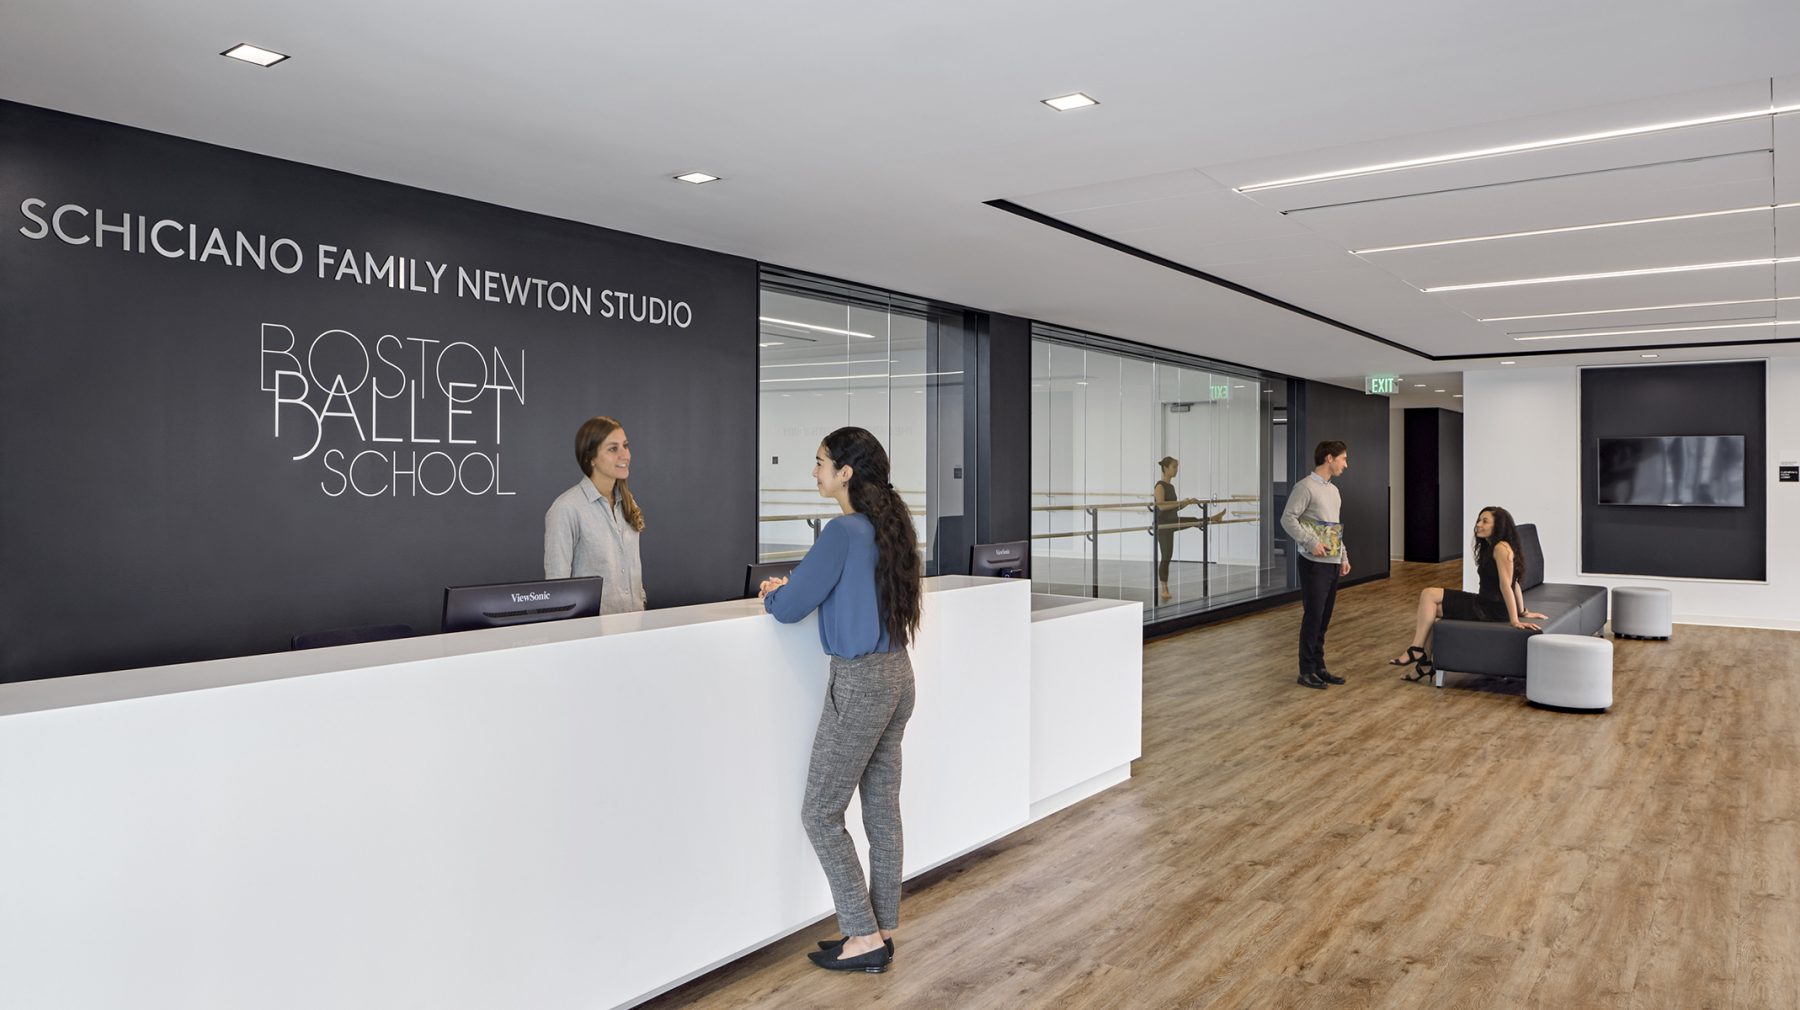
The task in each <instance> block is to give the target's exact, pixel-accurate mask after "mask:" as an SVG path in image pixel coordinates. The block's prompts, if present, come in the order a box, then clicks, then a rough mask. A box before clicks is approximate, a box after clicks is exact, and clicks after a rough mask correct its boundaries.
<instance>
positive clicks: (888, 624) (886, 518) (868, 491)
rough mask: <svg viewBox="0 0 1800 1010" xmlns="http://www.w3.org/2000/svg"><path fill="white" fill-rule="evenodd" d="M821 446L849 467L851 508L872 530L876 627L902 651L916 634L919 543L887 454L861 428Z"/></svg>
mask: <svg viewBox="0 0 1800 1010" xmlns="http://www.w3.org/2000/svg"><path fill="white" fill-rule="evenodd" d="M823 444H824V446H825V454H826V455H827V456H829V457H831V465H832V466H834V467H846V466H847V467H849V468H850V507H851V508H853V509H855V510H856V511H858V512H861V513H862V514H863V515H864V516H865V517H866V518H867V519H868V520H869V522H870V523H872V524H874V526H875V592H876V598H877V599H878V600H879V602H880V604H881V626H882V628H883V629H885V630H886V631H887V636H888V644H889V646H890V647H891V648H895V649H900V648H904V647H905V646H906V645H907V644H908V643H910V642H911V641H912V640H913V635H914V633H916V632H917V631H918V630H919V611H920V604H921V600H920V595H921V589H920V586H919V577H920V574H921V572H920V566H919V538H918V535H917V534H915V533H914V532H913V522H912V513H911V512H910V511H908V509H907V507H906V501H905V500H904V499H902V498H901V497H900V494H899V492H897V491H895V490H894V485H893V484H892V483H890V469H889V464H888V454H887V450H886V449H883V448H882V447H881V442H880V440H879V439H877V438H876V437H875V436H874V435H871V434H869V433H868V432H867V431H865V430H864V429H862V428H839V429H838V430H836V431H834V432H832V433H831V434H829V435H826V436H825V441H824V443H823Z"/></svg>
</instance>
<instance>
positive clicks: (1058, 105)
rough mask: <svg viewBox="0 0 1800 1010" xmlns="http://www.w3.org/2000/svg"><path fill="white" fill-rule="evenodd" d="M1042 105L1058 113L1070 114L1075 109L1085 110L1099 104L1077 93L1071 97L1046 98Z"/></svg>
mask: <svg viewBox="0 0 1800 1010" xmlns="http://www.w3.org/2000/svg"><path fill="white" fill-rule="evenodd" d="M1044 104H1045V105H1048V106H1050V107H1051V108H1052V109H1055V110H1056V111H1058V112H1071V111H1073V110H1075V109H1085V108H1087V107H1088V106H1090V105H1099V104H1100V102H1099V101H1098V100H1096V99H1094V98H1090V97H1088V96H1087V95H1084V94H1082V93H1081V92H1079V91H1077V92H1075V93H1074V94H1072V95H1059V96H1057V97H1056V98H1046V99H1044Z"/></svg>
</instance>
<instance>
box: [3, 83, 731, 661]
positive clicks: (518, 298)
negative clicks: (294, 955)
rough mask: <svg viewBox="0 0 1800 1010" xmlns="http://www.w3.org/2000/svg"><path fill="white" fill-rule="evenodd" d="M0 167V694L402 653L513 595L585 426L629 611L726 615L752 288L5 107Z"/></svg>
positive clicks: (506, 219)
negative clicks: (627, 545)
mask: <svg viewBox="0 0 1800 1010" xmlns="http://www.w3.org/2000/svg"><path fill="white" fill-rule="evenodd" d="M0 151H4V152H5V163H6V168H5V171H4V172H3V173H0V214H3V215H4V218H5V220H4V225H3V226H0V458H4V459H5V461H6V467H7V473H6V478H5V493H4V495H0V572H4V576H5V577H4V579H0V680H24V679H32V678H39V677H49V676H58V675H64V674H74V673H84V672H89V671H96V670H109V669H119V668H126V667H136V666H145V665H153V664H163V663H173V662H183V661H191V660H203V659H210V658H215V657H224V656H238V655H245V654H251V653H259V652H270V651H277V650H281V649H284V648H286V647H287V643H288V639H289V637H290V636H292V635H294V634H296V633H300V632H309V631H318V630H322V629H327V628H335V627H344V626H349V625H359V624H376V623H386V622H405V623H408V624H411V625H413V626H415V627H416V628H418V629H420V630H421V631H426V632H434V631H436V630H437V627H438V619H439V611H440V608H441V606H442V592H443V587H444V586H446V585H455V584H470V583H485V582H505V581H516V580H521V579H534V578H540V577H541V576H542V574H543V548H542V543H543V515H544V510H545V508H546V507H547V506H548V505H549V503H550V501H551V499H553V498H554V497H555V496H556V495H557V494H559V493H560V492H562V491H563V490H565V489H567V488H569V487H570V486H572V485H574V484H575V483H576V482H577V481H579V480H581V479H583V478H582V474H581V472H580V470H579V469H578V467H577V464H576V461H575V457H574V452H573V439H574V433H575V430H576V428H577V427H578V426H579V425H580V423H581V422H582V421H583V420H584V419H586V418H588V417H590V416H592V415H594V414H600V413H605V414H610V415H612V416H614V417H617V418H619V419H620V420H621V421H622V422H623V423H624V425H625V429H626V432H627V434H628V436H629V438H630V441H631V447H632V450H633V453H634V460H633V463H634V470H633V475H632V478H631V485H632V488H633V490H634V492H635V493H636V496H637V498H638V501H639V502H640V503H641V505H642V507H643V510H644V514H645V516H646V518H647V521H648V527H647V529H646V530H645V532H644V535H643V560H644V572H645V583H646V585H647V588H648V594H649V599H650V603H651V605H652V606H653V607H663V606H671V605H677V604H685V603H694V602H700V601H706V600H718V599H727V598H731V597H734V596H736V595H738V593H739V592H740V590H741V588H742V581H743V571H744V568H743V566H744V564H745V563H746V562H747V561H750V560H753V559H754V557H755V514H756V472H755V451H756V442H755V439H756V426H755V423H754V419H755V417H756V398H755V391H756V329H755V327H756V306H757V274H756V266H755V264H754V263H752V262H750V261H748V260H744V259H739V258H736V257H731V256H724V255H720V254H716V253H711V252H706V251H702V250H698V249H692V248H686V247H682V246H677V245H672V244H669V243H665V242H658V241H653V240H650V239H645V238H641V237H638V236H633V235H627V234H623V233H620V232H615V231H609V230H606V229H602V228H595V227H591V226H587V225H582V224H576V223H573V222H569V221H563V220H557V219H553V218H548V217H542V216H538V215H533V214H527V213H522V212H519V211H514V210H509V209H506V208H502V207H496V206H493V205H489V204H483V203H477V202H474V201H470V200H463V199H458V198H455V197H451V196H446V195H443V194H438V193H431V192H426V191H423V190H418V189H411V188H407V187H404V186H398V185H393V184H390V183H384V182H378V181H374V180H370V179H365V178H359V177H355V176H351V175H346V174H343V173H339V172H332V171H327V170H324V169H319V168H314V167H309V166H306V165H301V164H296V163H293V162H286V161H280V160H276V159H273V158H266V157H261V156H257V155H253V154H249V153H245V152H242V151H234V150H229V149H225V148H220V147H214V146H210V145H206V144H200V143H195V142H192V141H187V140H181V139H177V138H174V137H169V136H164V135H160V134H155V133H150V132H147V131H142V130H136V129H129V128H125V127H120V126H115V125H111V124H107V123H102V122H98V121H95V120H91V119H83V118H79V117H75V116H68V115H63V114H60V113H56V112H50V111H47V110H43V109H37V108H33V107H30V106H25V105H19V104H15V103H6V102H0ZM596 184H597V185H604V180H599V181H597V183H596ZM59 208H61V209H62V210H61V213H60V214H59V213H58V211H59ZM163 222H167V223H166V224H164V223H163ZM215 229H217V236H218V237H217V238H216V239H215V238H214V234H215V233H214V230H215ZM345 264H353V265H352V266H346V265H345ZM288 267H293V269H292V270H291V271H290V270H288V269H287V268H288ZM433 271H436V273H434V272H433ZM578 291H579V292H582V293H583V294H585V296H586V308H585V309H584V308H581V307H578V303H577V302H576V301H575V299H576V298H577V295H576V294H575V293H576V292H578ZM683 323H685V325H682V324H683ZM339 376H342V377H343V386H342V388H341V389H334V388H333V386H334V383H336V382H337V379H338V377H339ZM452 397H454V398H455V399H454V400H453V399H452ZM278 426H279V434H277V427H278Z"/></svg>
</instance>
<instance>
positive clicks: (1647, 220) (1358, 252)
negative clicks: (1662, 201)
mask: <svg viewBox="0 0 1800 1010" xmlns="http://www.w3.org/2000/svg"><path fill="white" fill-rule="evenodd" d="M1789 207H1800V203H1767V204H1760V205H1758V206H1755V207H1734V208H1732V209H1731V210H1708V211H1702V212H1700V213H1698V214H1669V215H1667V216H1665V217H1640V218H1633V219H1632V220H1630V221H1601V222H1599V223H1598V224H1573V225H1569V226H1568V227H1566V228H1539V229H1537V230H1535V231H1508V232H1500V233H1498V234H1495V235H1473V236H1470V237H1468V238H1447V239H1440V240H1438V241H1436V242H1413V243H1410V244H1408V245H1384V246H1376V247H1374V248H1372V249H1352V250H1350V254H1351V255H1353V256H1367V255H1369V254H1371V253H1385V252H1401V251H1402V250H1406V249H1434V248H1437V247H1438V246H1446V245H1466V244H1468V243H1470V242H1494V241H1497V240H1499V239H1504V238H1532V237H1534V236H1538V235H1565V234H1567V233H1569V232H1573V231H1595V230H1598V229H1601V228H1626V227H1629V226H1631V225H1638V224H1663V223H1665V222H1668V221H1693V220H1697V219H1699V218H1704V217H1728V216H1730V215H1732V214H1754V213H1756V212H1757V211H1759V210H1762V211H1770V210H1786V209H1788V208H1789Z"/></svg>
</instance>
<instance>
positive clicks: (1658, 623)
mask: <svg viewBox="0 0 1800 1010" xmlns="http://www.w3.org/2000/svg"><path fill="white" fill-rule="evenodd" d="M1673 601H1674V597H1672V596H1670V595H1669V591H1668V590H1667V589H1657V588H1655V587H1653V586H1616V587H1614V588H1613V591H1612V633H1613V637H1615V638H1668V637H1669V635H1670V634H1671V633H1672V631H1673V629H1672V627H1671V626H1670V621H1671V616H1672V614H1673V611H1674V602H1673Z"/></svg>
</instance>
